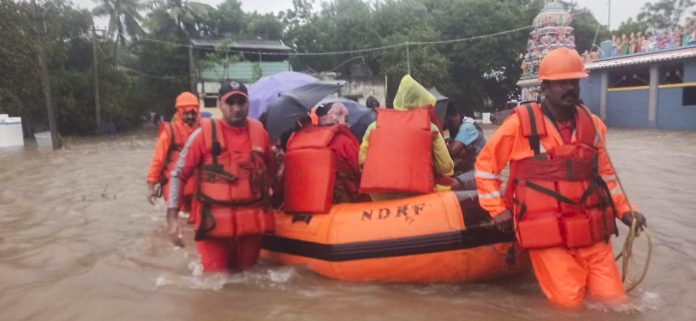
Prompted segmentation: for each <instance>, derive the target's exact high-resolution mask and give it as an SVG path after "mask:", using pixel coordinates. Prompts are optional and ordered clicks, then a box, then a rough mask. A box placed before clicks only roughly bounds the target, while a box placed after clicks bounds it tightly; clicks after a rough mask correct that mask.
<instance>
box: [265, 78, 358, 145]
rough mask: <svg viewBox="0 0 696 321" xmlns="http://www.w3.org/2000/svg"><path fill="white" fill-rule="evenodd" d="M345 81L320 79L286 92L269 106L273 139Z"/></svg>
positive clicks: (269, 127)
mask: <svg viewBox="0 0 696 321" xmlns="http://www.w3.org/2000/svg"><path fill="white" fill-rule="evenodd" d="M344 84H345V81H342V80H335V81H318V82H313V83H309V84H306V85H304V86H301V87H298V88H295V89H293V90H290V91H288V92H286V93H284V94H283V95H282V96H280V98H278V99H276V100H275V101H274V102H273V103H271V105H270V106H268V118H267V120H266V130H268V134H269V135H270V137H271V140H273V139H276V138H279V137H280V135H281V134H282V133H284V132H286V131H288V130H291V129H293V128H294V127H295V123H296V122H297V120H298V119H300V118H302V117H303V116H305V115H307V113H308V112H309V110H310V108H312V107H314V106H315V105H316V104H317V103H318V102H319V101H321V100H322V99H324V98H325V97H326V96H328V95H331V94H333V93H335V92H337V91H338V90H339V89H341V87H343V85H344Z"/></svg>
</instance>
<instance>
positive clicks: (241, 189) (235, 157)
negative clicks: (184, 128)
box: [167, 81, 275, 272]
mask: <svg viewBox="0 0 696 321" xmlns="http://www.w3.org/2000/svg"><path fill="white" fill-rule="evenodd" d="M219 97H220V98H219V106H220V107H219V108H220V110H221V111H222V116H223V117H222V119H212V120H210V119H205V120H202V121H201V127H200V128H199V129H197V130H196V131H194V132H193V134H191V137H190V138H189V139H188V141H187V142H186V145H185V146H184V149H183V150H182V151H181V155H180V158H179V161H178V162H177V165H176V167H175V168H174V170H173V171H172V186H171V188H170V190H169V193H170V194H169V201H168V210H167V225H168V234H169V237H170V239H171V240H172V242H173V243H174V244H175V245H178V246H183V241H182V240H181V235H180V229H179V221H178V218H177V213H178V208H179V206H180V198H179V195H180V192H181V188H182V187H181V186H182V182H185V181H186V180H187V179H188V178H189V177H192V175H194V173H196V175H195V176H194V177H195V180H196V185H197V186H196V192H195V196H194V199H193V202H192V209H191V214H192V215H193V217H194V218H195V240H196V248H197V250H198V253H199V254H200V255H201V263H202V265H203V271H204V272H217V271H224V270H243V269H246V268H249V267H251V266H252V265H254V263H255V262H256V260H257V258H258V256H259V251H260V246H261V234H262V233H264V232H269V231H271V230H272V228H273V218H272V216H271V213H270V212H268V211H266V210H265V208H264V206H265V205H266V204H267V203H266V202H267V200H268V197H269V194H270V191H269V186H270V185H271V182H272V178H273V177H272V176H273V173H275V172H274V168H273V166H274V163H273V155H272V153H271V149H270V146H269V143H268V133H267V132H266V130H265V129H264V128H263V126H262V125H261V123H260V122H258V121H256V120H253V119H247V115H248V113H249V97H248V92H247V88H246V86H245V85H244V84H242V83H240V82H236V81H226V82H225V83H223V84H222V86H221V87H220V91H219Z"/></svg>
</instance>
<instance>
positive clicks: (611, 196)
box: [475, 48, 646, 308]
mask: <svg viewBox="0 0 696 321" xmlns="http://www.w3.org/2000/svg"><path fill="white" fill-rule="evenodd" d="M538 77H539V80H541V81H542V84H541V93H542V94H543V95H544V98H545V99H544V101H543V102H542V103H541V104H537V103H528V104H523V105H521V106H518V107H517V108H516V109H515V111H514V113H513V114H512V115H511V116H510V117H508V118H507V119H506V120H505V122H504V123H503V124H502V125H501V126H500V128H499V129H498V130H497V131H496V132H495V134H494V135H493V137H491V139H490V140H489V141H488V144H487V145H486V146H485V147H484V149H483V150H482V151H481V153H480V154H479V157H478V159H477V161H476V165H475V167H476V173H475V176H476V183H477V187H478V192H479V201H480V203H481V206H482V207H483V208H484V209H486V210H487V211H488V212H489V213H490V215H491V216H492V217H493V220H494V223H495V225H496V227H498V228H499V229H500V230H503V231H506V230H510V229H511V228H512V227H513V224H514V228H515V232H516V235H517V240H518V242H519V244H520V246H521V247H522V248H524V249H528V250H529V255H530V258H531V261H532V265H533V268H534V273H535V275H536V278H537V281H538V282H539V285H540V286H541V289H542V291H543V292H544V294H545V295H546V297H547V298H548V299H549V300H550V301H551V302H553V303H555V304H557V305H560V306H562V307H566V308H577V307H579V306H580V304H581V303H582V300H583V298H584V297H585V295H587V296H588V297H589V298H591V299H594V300H597V301H599V302H602V303H607V304H620V303H623V302H625V300H626V295H625V291H624V287H623V284H622V282H621V277H620V275H619V272H618V269H617V267H616V264H615V263H614V257H613V255H612V249H611V244H610V243H609V241H610V240H609V239H610V236H611V234H614V233H615V232H616V226H615V223H614V222H615V219H614V218H615V216H616V217H618V218H620V219H621V221H623V222H624V223H625V224H627V225H629V226H630V225H631V224H632V223H633V221H634V220H635V221H636V224H637V226H638V227H639V228H641V229H642V228H643V227H644V226H645V224H646V220H645V218H644V217H643V215H642V214H641V213H639V212H631V211H630V207H629V204H628V203H627V201H626V197H625V196H624V194H623V193H622V191H621V189H620V187H619V185H618V181H617V179H616V176H615V173H614V170H613V168H612V167H611V164H610V162H609V159H608V155H606V154H605V150H604V149H603V146H602V144H604V143H605V139H604V137H605V133H606V127H605V125H604V123H603V122H602V121H601V120H600V119H599V118H598V117H597V116H595V115H592V114H591V113H590V111H589V110H588V109H587V107H585V106H582V105H580V104H579V100H578V97H579V84H578V79H579V78H584V77H587V73H586V72H585V67H584V66H583V63H582V60H581V59H580V56H579V55H578V53H577V52H575V51H574V50H570V49H567V48H559V49H556V50H553V51H551V52H550V53H549V54H548V55H546V57H544V59H543V60H542V61H541V63H540V66H539V76H538ZM508 162H509V163H510V177H509V180H508V186H507V187H506V189H505V197H504V198H503V195H501V180H500V173H501V171H502V170H503V168H504V167H505V166H506V165H507V164H508Z"/></svg>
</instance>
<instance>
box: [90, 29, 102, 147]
mask: <svg viewBox="0 0 696 321" xmlns="http://www.w3.org/2000/svg"><path fill="white" fill-rule="evenodd" d="M92 61H93V67H92V68H94V122H95V123H96V125H97V127H96V128H97V133H99V132H101V124H102V121H101V106H100V105H99V68H98V61H99V57H98V56H97V29H96V28H95V27H94V23H92Z"/></svg>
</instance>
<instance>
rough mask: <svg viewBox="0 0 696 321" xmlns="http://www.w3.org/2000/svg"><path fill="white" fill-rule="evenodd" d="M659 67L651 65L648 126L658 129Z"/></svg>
mask: <svg viewBox="0 0 696 321" xmlns="http://www.w3.org/2000/svg"><path fill="white" fill-rule="evenodd" d="M658 75H659V74H658V67H657V65H650V92H649V93H648V124H649V125H650V127H652V128H655V127H657V120H656V119H657V117H656V115H657V108H658V106H657V86H658Z"/></svg>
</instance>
